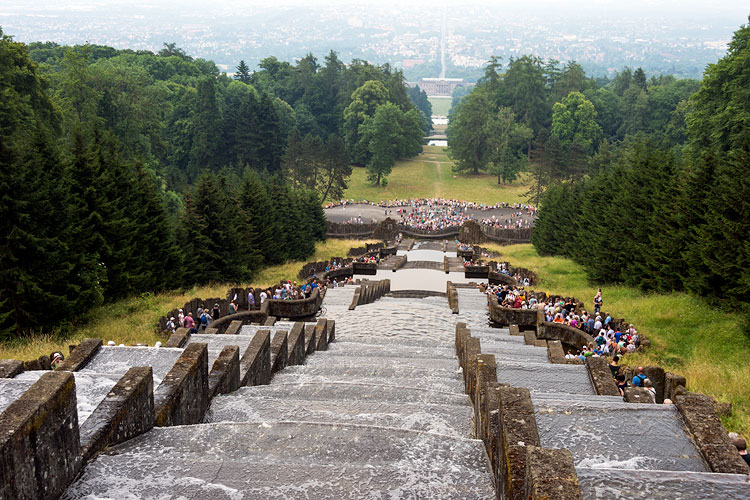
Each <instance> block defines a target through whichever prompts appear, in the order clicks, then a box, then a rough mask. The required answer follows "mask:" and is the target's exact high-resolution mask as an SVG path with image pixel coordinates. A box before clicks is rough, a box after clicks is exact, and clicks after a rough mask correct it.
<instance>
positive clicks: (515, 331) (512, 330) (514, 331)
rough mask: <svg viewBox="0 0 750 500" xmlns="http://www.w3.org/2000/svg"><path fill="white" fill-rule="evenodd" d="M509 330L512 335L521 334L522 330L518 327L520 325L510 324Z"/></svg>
mask: <svg viewBox="0 0 750 500" xmlns="http://www.w3.org/2000/svg"><path fill="white" fill-rule="evenodd" d="M508 332H510V334H511V335H521V330H520V329H519V328H518V325H515V324H513V325H508Z"/></svg>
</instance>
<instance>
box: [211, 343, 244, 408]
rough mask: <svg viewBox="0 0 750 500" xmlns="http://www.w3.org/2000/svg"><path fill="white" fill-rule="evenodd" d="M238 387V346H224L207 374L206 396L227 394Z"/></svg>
mask: <svg viewBox="0 0 750 500" xmlns="http://www.w3.org/2000/svg"><path fill="white" fill-rule="evenodd" d="M239 387H240V348H239V347H237V346H236V345H228V346H225V347H224V349H222V350H221V352H220V353H219V356H218V357H217V358H216V360H215V361H214V364H213V366H212V367H211V371H210V372H209V374H208V397H209V399H213V398H214V397H215V396H216V395H217V394H227V393H230V392H234V391H236V390H237V389H238V388H239Z"/></svg>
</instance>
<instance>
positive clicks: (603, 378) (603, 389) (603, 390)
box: [586, 356, 620, 396]
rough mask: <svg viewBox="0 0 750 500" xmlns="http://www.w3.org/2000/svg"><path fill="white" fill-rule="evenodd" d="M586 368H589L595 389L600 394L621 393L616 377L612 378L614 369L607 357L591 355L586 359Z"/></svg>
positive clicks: (615, 394)
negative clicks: (611, 367) (612, 369)
mask: <svg viewBox="0 0 750 500" xmlns="http://www.w3.org/2000/svg"><path fill="white" fill-rule="evenodd" d="M586 368H588V371H589V377H591V383H592V384H593V385H594V390H595V391H596V393H597V394H598V395H600V396H619V395H620V391H619V389H617V384H616V383H615V379H614V378H612V371H611V370H610V369H609V363H607V359H606V358H600V357H594V356H590V357H589V358H588V359H587V360H586Z"/></svg>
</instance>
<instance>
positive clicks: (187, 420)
mask: <svg viewBox="0 0 750 500" xmlns="http://www.w3.org/2000/svg"><path fill="white" fill-rule="evenodd" d="M208 402H209V400H208V345H207V344H202V343H194V344H189V345H188V346H187V347H186V348H185V350H184V351H183V352H182V354H181V355H180V357H179V358H178V359H177V361H176V362H175V364H174V366H173V367H172V369H170V370H169V372H168V373H167V375H166V376H165V377H164V380H162V383H161V384H160V385H159V387H158V388H157V389H156V391H155V393H154V412H155V415H156V416H155V424H156V425H157V426H159V427H168V426H172V425H189V424H197V423H199V422H201V421H203V415H204V414H205V413H206V409H207V408H208Z"/></svg>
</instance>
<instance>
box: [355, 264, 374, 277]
mask: <svg viewBox="0 0 750 500" xmlns="http://www.w3.org/2000/svg"><path fill="white" fill-rule="evenodd" d="M352 269H353V271H354V274H366V275H370V276H375V275H376V274H378V265H377V264H376V263H375V262H354V263H352Z"/></svg>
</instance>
